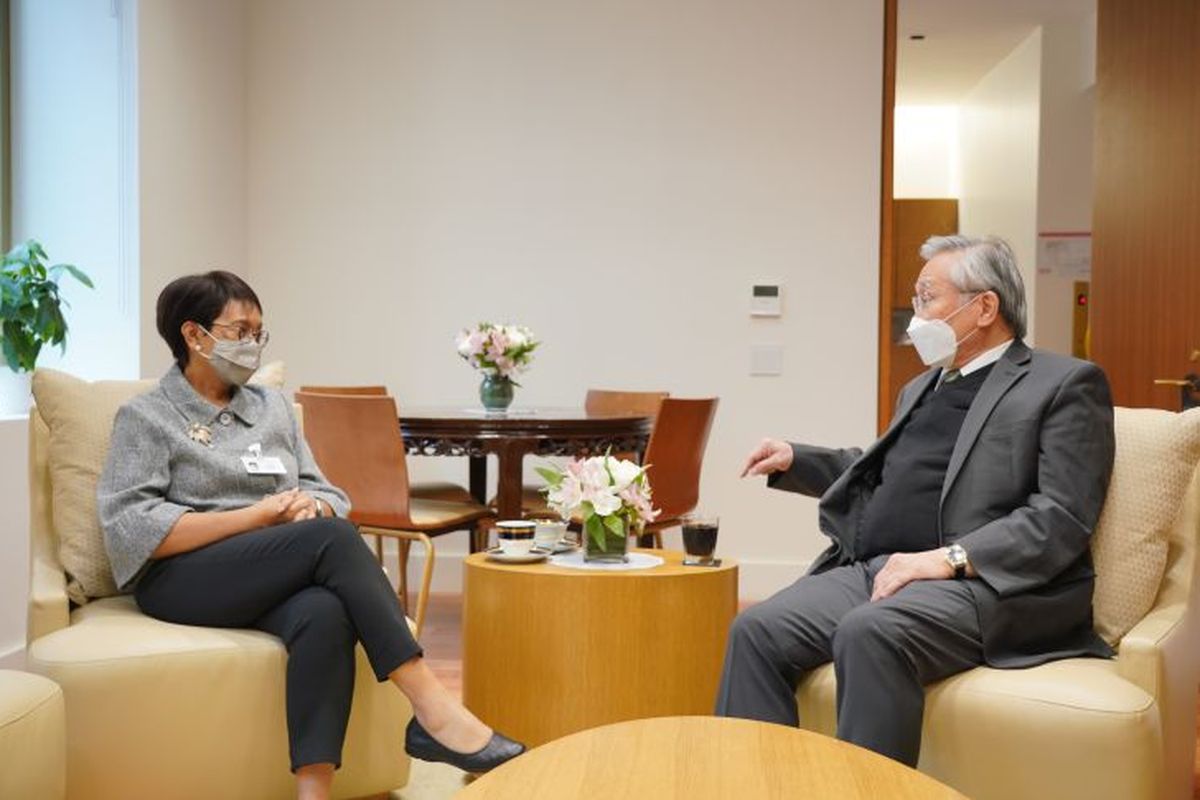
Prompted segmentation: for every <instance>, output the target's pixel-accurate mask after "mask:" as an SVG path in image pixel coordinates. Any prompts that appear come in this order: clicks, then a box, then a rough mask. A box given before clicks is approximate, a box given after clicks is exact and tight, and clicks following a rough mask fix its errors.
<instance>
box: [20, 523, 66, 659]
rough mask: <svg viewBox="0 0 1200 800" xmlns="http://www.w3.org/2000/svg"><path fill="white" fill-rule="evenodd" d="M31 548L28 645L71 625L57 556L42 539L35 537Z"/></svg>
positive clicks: (64, 577)
mask: <svg viewBox="0 0 1200 800" xmlns="http://www.w3.org/2000/svg"><path fill="white" fill-rule="evenodd" d="M31 545H32V547H33V552H32V553H31V554H30V564H29V608H28V611H27V615H28V616H27V619H26V627H25V643H26V644H27V645H29V644H32V643H33V642H34V641H36V640H37V639H40V638H42V637H43V636H45V635H46V634H49V633H54V631H57V630H59V629H61V628H65V627H67V626H68V625H70V624H71V617H70V613H71V606H70V602H69V601H68V600H67V578H66V575H64V574H63V571H62V565H61V564H59V563H58V557H57V556H56V555H55V554H54V553H52V552H49V548H48V547H47V546H46V544H45V542H44V541H43V540H42V539H41V538H40V537H36V536H35V537H32V542H31Z"/></svg>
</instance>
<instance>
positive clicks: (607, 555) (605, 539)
mask: <svg viewBox="0 0 1200 800" xmlns="http://www.w3.org/2000/svg"><path fill="white" fill-rule="evenodd" d="M583 541H584V546H583V560H584V561H602V562H609V563H619V564H623V563H625V562H626V561H628V560H629V558H628V556H626V552H627V550H628V548H629V537H628V536H626V535H624V534H619V535H618V534H616V533H613V532H612V531H610V530H609V529H608V527H607V526H604V525H601V526H600V535H599V536H596V535H594V534H593V533H591V532H589V531H588V530H586V526H585V530H584V531H583Z"/></svg>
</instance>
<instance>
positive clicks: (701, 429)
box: [645, 397, 717, 520]
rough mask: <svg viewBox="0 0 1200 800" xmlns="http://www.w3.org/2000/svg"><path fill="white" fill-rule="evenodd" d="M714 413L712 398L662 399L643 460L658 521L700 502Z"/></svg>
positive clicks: (691, 507)
mask: <svg viewBox="0 0 1200 800" xmlns="http://www.w3.org/2000/svg"><path fill="white" fill-rule="evenodd" d="M716 413H717V398H715V397H709V398H704V399H698V400H684V399H679V398H674V397H667V398H664V399H663V400H662V403H661V405H660V406H659V409H658V418H657V419H656V420H655V421H654V432H653V433H651V434H650V443H649V444H648V445H647V446H646V459H645V463H646V464H648V465H649V467H650V469H649V473H648V474H649V476H650V487H651V488H652V489H653V491H654V506H655V508H658V509H660V510H661V512H662V513H661V514H660V515H659V519H663V520H667V519H675V518H677V517H680V516H682V515H684V514H686V513H687V512H689V511H691V510H693V509H694V508H695V507H696V503H698V502H699V500H700V470H701V467H702V466H703V464H704V450H705V448H706V447H707V446H708V434H709V432H710V431H711V430H712V423H713V417H715V416H716Z"/></svg>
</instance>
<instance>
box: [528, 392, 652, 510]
mask: <svg viewBox="0 0 1200 800" xmlns="http://www.w3.org/2000/svg"><path fill="white" fill-rule="evenodd" d="M670 396H671V393H670V392H626V391H621V390H613V389H588V392H587V397H586V398H585V399H584V403H583V408H584V410H585V411H586V412H587V414H588V416H631V417H649V418H650V421H651V423H653V422H654V419H655V417H657V416H658V407H659V405H661V404H662V401H663V400H664V399H665V398H667V397H670ZM612 455H613V457H614V458H623V459H628V460H630V461H637V462H639V463H640V461H641V453H613V454H612ZM521 510H522V511H523V512H524V514H525V516H526V517H541V516H546V517H552V516H554V512H553V511H551V510H550V508H549V507H548V506H547V505H546V496H545V495H543V494H542V492H541V490H540V488H539V487H537V486H530V485H526V486H524V487H522V489H521Z"/></svg>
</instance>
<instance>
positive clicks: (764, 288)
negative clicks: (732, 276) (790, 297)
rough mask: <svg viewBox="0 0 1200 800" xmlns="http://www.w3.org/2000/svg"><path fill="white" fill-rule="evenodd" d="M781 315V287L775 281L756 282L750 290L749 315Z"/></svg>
mask: <svg viewBox="0 0 1200 800" xmlns="http://www.w3.org/2000/svg"><path fill="white" fill-rule="evenodd" d="M782 315H783V287H782V286H780V285H779V284H777V283H756V284H754V286H753V287H751V290H750V316H752V317H779V316H782Z"/></svg>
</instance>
